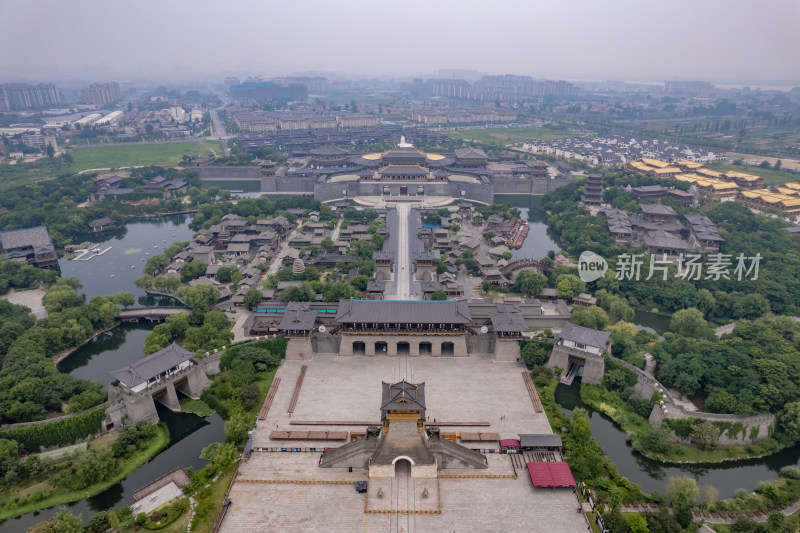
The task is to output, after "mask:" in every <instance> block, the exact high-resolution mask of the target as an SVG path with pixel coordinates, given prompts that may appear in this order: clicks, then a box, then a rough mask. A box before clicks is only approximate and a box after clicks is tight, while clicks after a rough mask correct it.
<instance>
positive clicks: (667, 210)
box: [640, 204, 677, 216]
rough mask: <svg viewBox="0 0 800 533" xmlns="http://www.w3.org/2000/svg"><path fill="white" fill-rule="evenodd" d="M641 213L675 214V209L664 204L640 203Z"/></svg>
mask: <svg viewBox="0 0 800 533" xmlns="http://www.w3.org/2000/svg"><path fill="white" fill-rule="evenodd" d="M640 207H641V208H642V213H644V214H646V215H670V216H675V215H677V213H675V210H674V209H672V208H671V207H670V206H668V205H664V204H642V205H641V206H640Z"/></svg>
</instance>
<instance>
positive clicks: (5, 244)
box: [0, 226, 52, 250]
mask: <svg viewBox="0 0 800 533" xmlns="http://www.w3.org/2000/svg"><path fill="white" fill-rule="evenodd" d="M51 245H52V241H51V240H50V235H48V233H47V228H46V227H44V226H37V227H35V228H25V229H18V230H13V231H4V232H2V233H0V247H2V249H3V250H13V249H14V248H25V247H28V246H30V247H34V246H51Z"/></svg>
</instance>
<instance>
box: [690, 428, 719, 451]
mask: <svg viewBox="0 0 800 533" xmlns="http://www.w3.org/2000/svg"><path fill="white" fill-rule="evenodd" d="M691 428H692V429H691V432H690V433H689V439H690V440H691V441H692V442H694V443H696V444H699V445H700V447H701V448H702V449H704V450H709V449H713V448H714V447H715V446H716V445H717V443H718V442H719V428H718V427H716V426H715V425H713V424H712V423H711V422H702V423H698V424H694V425H692V426H691Z"/></svg>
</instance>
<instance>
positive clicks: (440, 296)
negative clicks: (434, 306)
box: [431, 290, 447, 301]
mask: <svg viewBox="0 0 800 533" xmlns="http://www.w3.org/2000/svg"><path fill="white" fill-rule="evenodd" d="M431 300H438V301H442V300H447V293H446V292H444V291H443V290H438V291H433V293H432V294H431Z"/></svg>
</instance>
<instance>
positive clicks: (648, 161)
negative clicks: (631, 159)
mask: <svg viewBox="0 0 800 533" xmlns="http://www.w3.org/2000/svg"><path fill="white" fill-rule="evenodd" d="M642 163H644V164H645V165H647V166H648V167H653V168H666V167H669V166H672V165H670V164H669V163H667V162H666V161H661V160H660V159H653V158H651V157H643V158H642Z"/></svg>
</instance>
